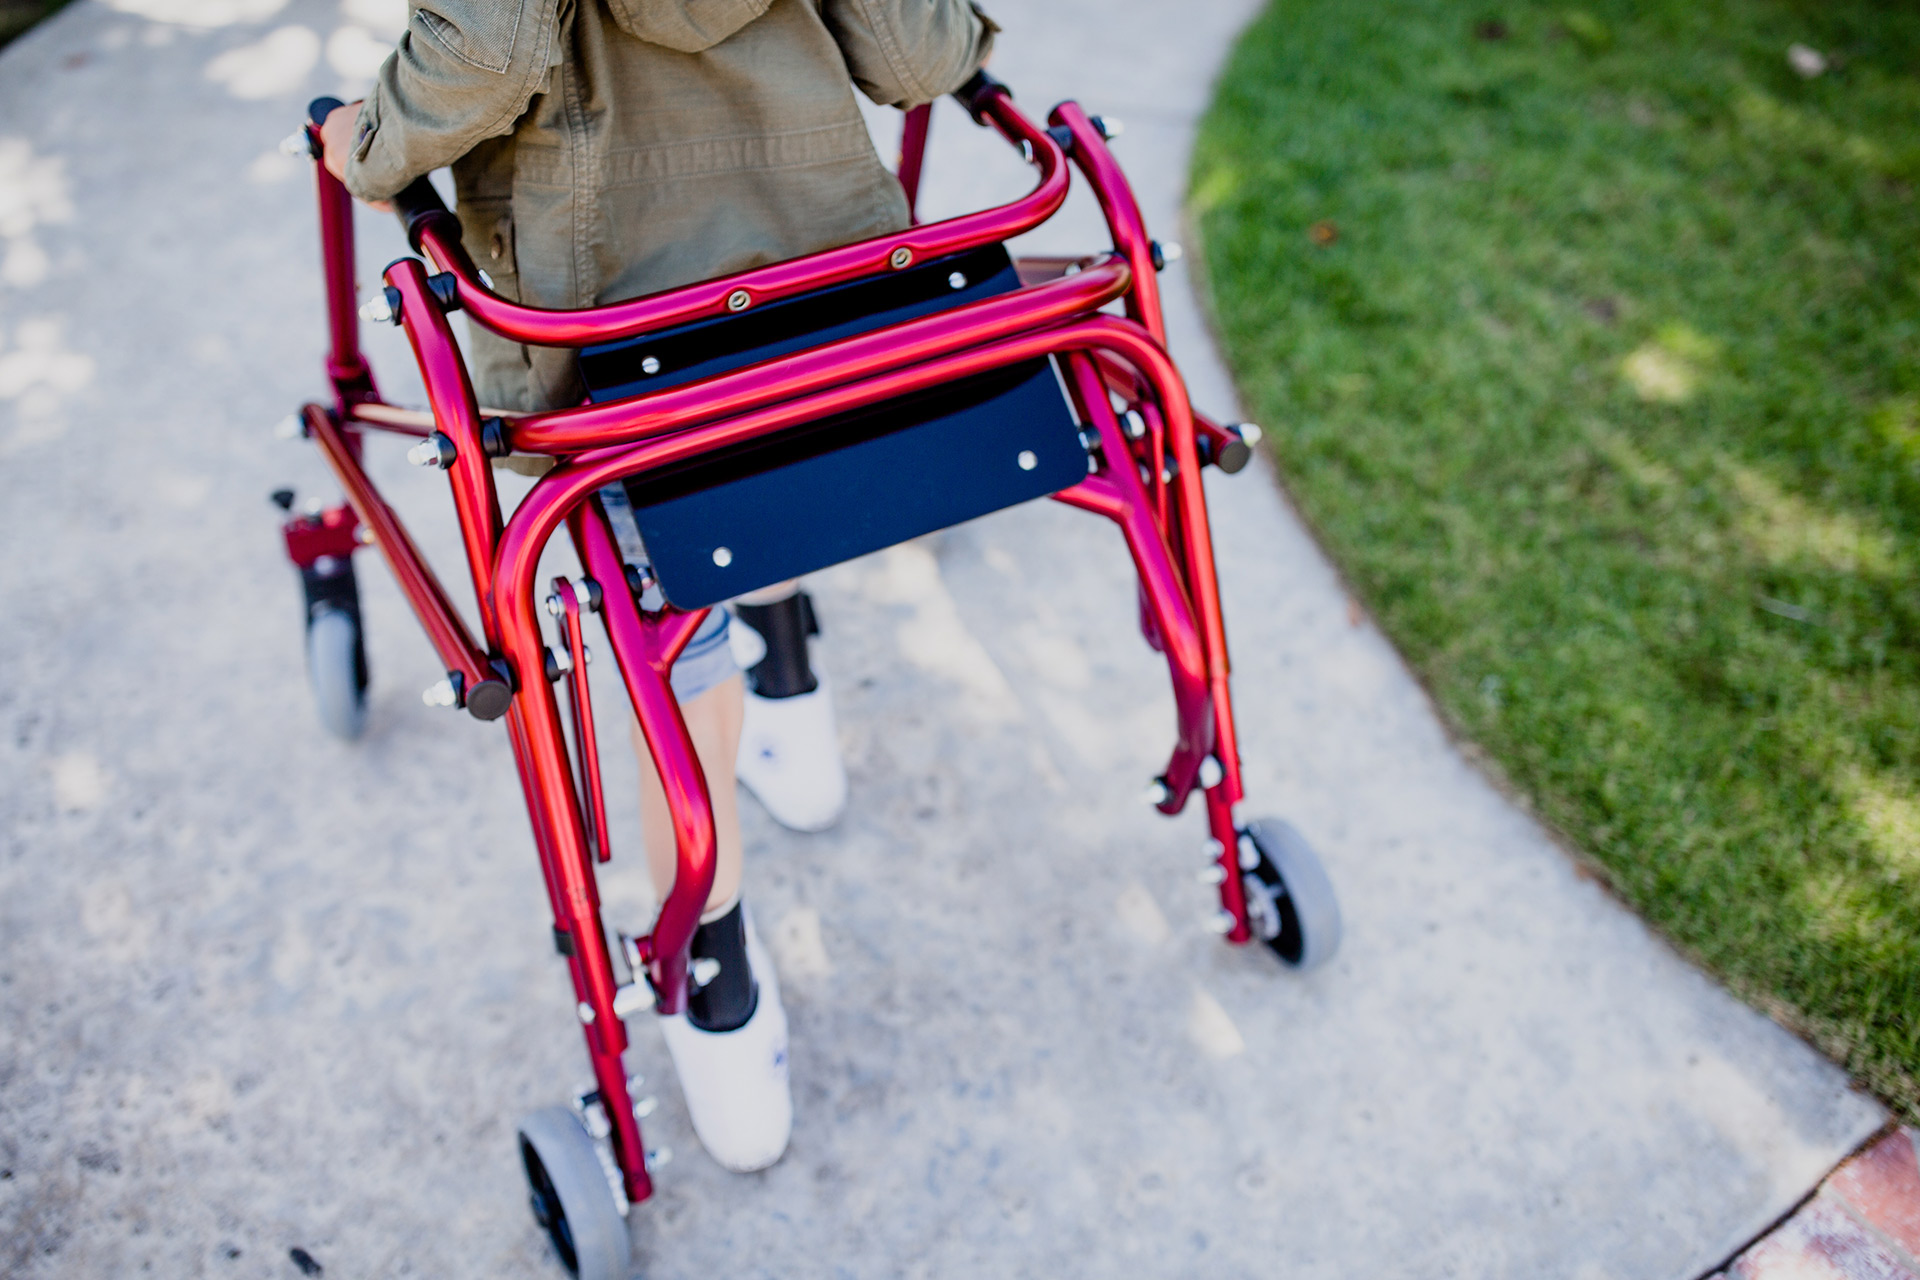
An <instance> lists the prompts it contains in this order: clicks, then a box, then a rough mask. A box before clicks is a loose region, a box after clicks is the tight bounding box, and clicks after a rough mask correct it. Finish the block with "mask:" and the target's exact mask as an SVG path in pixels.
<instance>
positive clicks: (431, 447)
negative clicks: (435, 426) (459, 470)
mask: <svg viewBox="0 0 1920 1280" xmlns="http://www.w3.org/2000/svg"><path fill="white" fill-rule="evenodd" d="M456 456H458V451H457V450H456V449H455V448H454V447H453V441H452V440H451V439H449V438H448V437H447V436H446V435H445V433H443V432H439V431H436V432H434V433H433V434H432V435H430V436H428V437H427V438H426V439H424V440H422V441H421V442H420V443H419V444H416V445H415V446H413V448H411V449H409V450H407V461H408V462H411V463H412V464H413V465H414V466H416V467H438V468H440V469H441V470H442V471H444V470H446V469H447V468H448V467H450V466H452V465H453V460H454V458H455V457H456Z"/></svg>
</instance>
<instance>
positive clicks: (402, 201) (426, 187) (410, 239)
mask: <svg viewBox="0 0 1920 1280" xmlns="http://www.w3.org/2000/svg"><path fill="white" fill-rule="evenodd" d="M393 211H394V213H396V214H398V215H399V217H400V225H401V226H402V227H404V228H406V232H407V243H408V244H411V245H412V246H413V247H414V248H415V249H418V248H419V247H420V235H419V227H420V225H421V224H422V223H423V222H425V221H426V220H427V219H428V218H433V217H448V218H451V217H452V216H453V213H452V211H451V210H449V209H448V208H447V202H446V201H444V200H442V199H441V198H440V193H439V192H438V191H436V190H434V188H433V184H432V183H431V182H429V181H427V179H426V177H425V176H424V175H423V176H421V177H418V178H415V179H414V180H413V181H412V182H409V183H408V184H407V185H406V186H405V187H403V188H402V189H401V190H400V193H399V194H398V195H396V196H394V198H393ZM458 234H459V233H458V232H456V233H455V235H456V237H457V236H458Z"/></svg>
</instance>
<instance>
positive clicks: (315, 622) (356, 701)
mask: <svg viewBox="0 0 1920 1280" xmlns="http://www.w3.org/2000/svg"><path fill="white" fill-rule="evenodd" d="M307 680H308V683H310V684H312V685H313V701H314V705H315V706H316V707H317V708H318V709H319V711H320V723H321V724H323V725H325V726H326V727H327V732H328V733H331V734H332V735H333V736H334V737H336V738H345V739H346V740H347V741H349V742H351V741H353V740H354V739H355V738H358V737H359V736H360V735H361V734H362V733H364V732H366V728H367V670H366V660H365V659H364V658H362V657H361V648H360V624H359V623H357V622H355V621H354V620H353V615H352V614H350V613H348V612H347V611H346V610H345V609H318V610H316V611H315V613H314V615H313V617H312V619H311V620H309V621H308V623H307Z"/></svg>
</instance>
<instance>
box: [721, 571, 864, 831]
mask: <svg viewBox="0 0 1920 1280" xmlns="http://www.w3.org/2000/svg"><path fill="white" fill-rule="evenodd" d="M733 609H734V613H735V615H737V617H738V618H739V620H740V621H741V622H742V623H744V624H746V627H747V628H750V629H751V630H752V631H753V632H755V633H757V634H758V635H759V637H760V639H761V640H762V641H764V642H765V652H764V653H763V654H762V655H761V656H760V657H759V658H758V660H756V661H754V662H753V663H752V665H751V666H750V667H749V668H748V670H747V692H746V718H745V728H744V730H743V734H742V738H741V747H740V756H739V763H738V772H739V776H740V781H742V782H744V783H746V784H747V787H748V788H749V789H750V790H751V791H752V792H753V793H754V795H755V796H757V797H759V799H760V803H761V804H763V805H764V806H766V810H767V812H768V813H770V814H772V815H773V818H774V820H775V821H776V822H779V823H780V824H781V825H782V826H784V827H789V828H791V829H792V830H795V831H823V830H825V829H826V828H828V827H830V826H832V825H833V824H834V822H835V821H836V820H837V819H838V818H839V817H840V811H841V810H842V809H844V808H845V807H846V803H847V771H846V767H845V765H843V764H842V763H841V760H840V738H839V733H838V731H837V729H836V728H835V726H834V720H833V700H832V694H831V693H830V692H829V690H828V688H827V686H826V684H825V683H824V682H823V681H822V680H821V678H820V676H819V674H818V673H817V672H816V671H814V669H813V664H812V662H811V661H810V660H809V658H808V654H807V641H808V638H809V637H810V636H815V635H818V634H819V627H818V626H817V624H816V623H815V621H814V616H813V602H812V600H811V599H810V598H809V597H808V595H807V594H806V593H805V592H804V591H802V590H801V589H800V584H799V583H798V582H784V583H781V584H779V585H778V586H772V587H768V588H766V589H764V590H761V591H755V592H752V593H750V594H748V595H744V596H741V597H740V598H739V599H738V600H736V601H734V605H733Z"/></svg>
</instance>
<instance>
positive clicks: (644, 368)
mask: <svg viewBox="0 0 1920 1280" xmlns="http://www.w3.org/2000/svg"><path fill="white" fill-rule="evenodd" d="M640 372H642V373H645V374H655V373H658V372H660V361H659V359H658V358H657V357H655V356H645V357H642V358H641V361H640Z"/></svg>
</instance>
